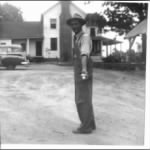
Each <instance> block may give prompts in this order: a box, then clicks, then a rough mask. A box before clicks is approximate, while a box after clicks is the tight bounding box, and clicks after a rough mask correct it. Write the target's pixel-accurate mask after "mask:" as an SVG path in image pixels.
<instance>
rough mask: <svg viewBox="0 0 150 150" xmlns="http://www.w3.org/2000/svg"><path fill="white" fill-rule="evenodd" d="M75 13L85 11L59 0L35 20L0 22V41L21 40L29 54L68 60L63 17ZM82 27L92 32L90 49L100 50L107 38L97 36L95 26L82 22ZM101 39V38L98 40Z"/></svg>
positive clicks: (69, 44)
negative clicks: (83, 24) (37, 20)
mask: <svg viewBox="0 0 150 150" xmlns="http://www.w3.org/2000/svg"><path fill="white" fill-rule="evenodd" d="M75 13H78V14H80V15H81V16H82V17H83V18H85V16H86V13H85V12H84V11H83V10H81V9H80V8H78V7H77V6H76V5H75V4H74V3H73V2H71V1H60V2H58V3H56V4H55V5H54V6H52V7H51V8H49V9H48V10H46V11H45V12H44V13H43V14H42V15H41V21H39V22H5V21H1V22H0V44H21V45H22V49H23V50H24V51H25V52H26V54H27V55H29V56H31V57H44V58H58V59H60V60H61V61H69V60H70V59H71V58H72V50H71V49H72V47H73V42H72V39H73V32H72V31H71V29H70V28H69V27H68V26H67V25H66V20H67V19H68V18H70V17H71V16H73V14H75ZM83 30H84V31H85V32H88V33H89V34H92V35H93V34H94V35H95V36H94V37H92V40H93V51H99V52H101V46H102V43H104V44H107V41H108V40H107V39H105V38H103V37H101V36H99V37H97V36H98V33H97V27H93V26H91V27H90V26H88V27H87V26H86V25H85V26H83ZM102 41H103V42H102Z"/></svg>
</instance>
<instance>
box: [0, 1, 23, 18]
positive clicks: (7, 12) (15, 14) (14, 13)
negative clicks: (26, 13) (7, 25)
mask: <svg viewBox="0 0 150 150" xmlns="http://www.w3.org/2000/svg"><path fill="white" fill-rule="evenodd" d="M0 16H1V18H2V20H4V21H23V17H22V12H21V10H20V9H19V8H17V7H15V6H13V5H10V4H8V3H5V4H3V5H1V4H0Z"/></svg>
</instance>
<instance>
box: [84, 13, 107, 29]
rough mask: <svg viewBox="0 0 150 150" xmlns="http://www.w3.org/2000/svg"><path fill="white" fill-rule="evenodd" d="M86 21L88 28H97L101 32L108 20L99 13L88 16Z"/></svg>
mask: <svg viewBox="0 0 150 150" xmlns="http://www.w3.org/2000/svg"><path fill="white" fill-rule="evenodd" d="M85 19H86V21H87V25H88V26H97V27H98V28H99V30H100V31H101V29H102V28H103V27H104V26H105V25H106V19H105V18H104V16H101V15H100V14H98V13H93V14H87V15H86V18H85Z"/></svg>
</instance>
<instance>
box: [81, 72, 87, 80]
mask: <svg viewBox="0 0 150 150" xmlns="http://www.w3.org/2000/svg"><path fill="white" fill-rule="evenodd" d="M81 78H82V80H86V79H88V72H85V71H84V72H82V73H81Z"/></svg>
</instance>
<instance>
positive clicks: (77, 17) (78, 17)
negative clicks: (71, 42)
mask: <svg viewBox="0 0 150 150" xmlns="http://www.w3.org/2000/svg"><path fill="white" fill-rule="evenodd" d="M74 20H78V21H79V22H80V23H81V25H84V24H85V23H86V21H85V19H83V18H82V17H81V16H80V15H79V14H77V13H75V14H74V15H73V17H72V18H70V19H68V20H67V21H66V23H67V24H68V25H71V22H72V21H74Z"/></svg>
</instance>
